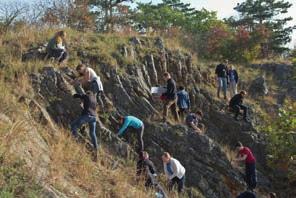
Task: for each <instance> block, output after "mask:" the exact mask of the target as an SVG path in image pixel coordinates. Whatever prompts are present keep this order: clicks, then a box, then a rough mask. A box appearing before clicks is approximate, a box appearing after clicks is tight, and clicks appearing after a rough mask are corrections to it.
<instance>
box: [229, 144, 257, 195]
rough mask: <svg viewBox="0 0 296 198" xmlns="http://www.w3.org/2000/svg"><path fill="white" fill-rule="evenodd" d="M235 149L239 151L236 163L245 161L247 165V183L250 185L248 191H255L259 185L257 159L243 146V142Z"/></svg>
mask: <svg viewBox="0 0 296 198" xmlns="http://www.w3.org/2000/svg"><path fill="white" fill-rule="evenodd" d="M235 149H236V151H237V153H238V154H237V158H236V159H235V160H234V161H236V162H241V161H244V162H245V165H246V170H245V174H246V175H245V181H246V183H247V185H248V190H251V191H253V190H254V189H255V188H256V185H257V176H256V158H255V157H254V155H253V153H252V151H251V149H250V148H248V147H246V146H243V144H242V143H241V142H238V143H236V145H235Z"/></svg>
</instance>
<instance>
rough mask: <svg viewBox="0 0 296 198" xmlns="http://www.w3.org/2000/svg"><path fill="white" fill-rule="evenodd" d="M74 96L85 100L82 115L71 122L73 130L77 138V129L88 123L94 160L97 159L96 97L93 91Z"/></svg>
mask: <svg viewBox="0 0 296 198" xmlns="http://www.w3.org/2000/svg"><path fill="white" fill-rule="evenodd" d="M73 97H74V98H79V99H81V100H82V102H83V110H82V113H81V115H80V116H79V117H78V118H77V119H76V120H74V121H73V122H72V123H71V131H72V134H73V136H74V137H75V138H77V137H78V134H77V130H78V129H79V128H80V127H81V126H82V125H83V124H86V123H88V125H89V136H90V138H91V142H92V144H93V148H94V150H93V160H94V161H97V150H98V142H97V136H96V116H97V115H96V104H97V101H96V97H95V95H94V94H93V93H92V92H91V91H87V92H86V94H74V95H73Z"/></svg>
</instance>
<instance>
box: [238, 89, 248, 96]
mask: <svg viewBox="0 0 296 198" xmlns="http://www.w3.org/2000/svg"><path fill="white" fill-rule="evenodd" d="M239 93H240V94H242V95H247V92H246V91H245V90H241V91H240V92H239Z"/></svg>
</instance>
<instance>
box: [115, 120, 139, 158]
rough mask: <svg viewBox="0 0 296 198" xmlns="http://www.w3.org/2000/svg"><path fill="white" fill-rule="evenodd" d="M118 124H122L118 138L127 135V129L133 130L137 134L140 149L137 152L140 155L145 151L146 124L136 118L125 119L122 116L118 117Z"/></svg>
mask: <svg viewBox="0 0 296 198" xmlns="http://www.w3.org/2000/svg"><path fill="white" fill-rule="evenodd" d="M118 119H119V120H118V122H119V123H120V124H121V128H120V129H119V131H118V134H117V135H118V136H119V137H121V136H123V135H124V134H125V132H126V130H127V129H132V130H134V131H135V132H136V134H137V139H138V148H137V152H138V154H140V153H141V152H142V151H144V141H143V135H144V123H143V122H142V121H141V120H140V119H138V118H136V117H134V116H126V117H123V116H121V115H119V116H118Z"/></svg>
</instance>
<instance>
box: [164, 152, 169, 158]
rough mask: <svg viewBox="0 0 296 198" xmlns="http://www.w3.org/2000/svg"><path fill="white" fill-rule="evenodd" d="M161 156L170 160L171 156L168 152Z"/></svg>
mask: <svg viewBox="0 0 296 198" xmlns="http://www.w3.org/2000/svg"><path fill="white" fill-rule="evenodd" d="M162 156H163V157H165V158H171V155H170V154H169V153H168V152H164V153H163V155H162Z"/></svg>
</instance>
